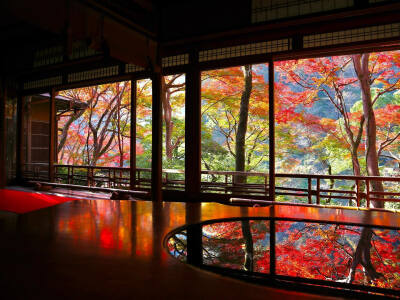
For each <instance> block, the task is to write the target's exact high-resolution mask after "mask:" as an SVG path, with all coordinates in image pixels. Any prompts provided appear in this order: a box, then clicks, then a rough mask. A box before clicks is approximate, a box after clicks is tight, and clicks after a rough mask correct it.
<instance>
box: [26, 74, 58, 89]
mask: <svg viewBox="0 0 400 300" xmlns="http://www.w3.org/2000/svg"><path fill="white" fill-rule="evenodd" d="M61 83H62V76H61V75H60V76H55V77H50V78H44V79H39V80H32V81H27V82H24V90H30V89H37V88H42V87H49V86H56V85H60V84H61Z"/></svg>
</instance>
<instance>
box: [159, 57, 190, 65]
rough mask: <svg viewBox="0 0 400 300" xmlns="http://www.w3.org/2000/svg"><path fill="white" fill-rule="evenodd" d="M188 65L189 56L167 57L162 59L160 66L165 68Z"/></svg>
mask: <svg viewBox="0 0 400 300" xmlns="http://www.w3.org/2000/svg"><path fill="white" fill-rule="evenodd" d="M188 63H189V54H181V55H175V56H168V57H164V58H163V59H162V66H163V67H164V68H165V67H173V66H181V65H187V64H188Z"/></svg>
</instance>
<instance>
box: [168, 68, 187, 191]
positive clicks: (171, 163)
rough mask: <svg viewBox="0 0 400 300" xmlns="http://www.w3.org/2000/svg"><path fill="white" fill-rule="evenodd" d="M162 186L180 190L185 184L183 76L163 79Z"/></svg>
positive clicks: (177, 75)
mask: <svg viewBox="0 0 400 300" xmlns="http://www.w3.org/2000/svg"><path fill="white" fill-rule="evenodd" d="M163 80H164V82H163V91H162V97H163V98H162V107H163V169H164V186H165V188H169V189H181V188H182V187H183V184H184V182H185V172H184V171H185V75H184V74H176V75H170V76H164V77H163Z"/></svg>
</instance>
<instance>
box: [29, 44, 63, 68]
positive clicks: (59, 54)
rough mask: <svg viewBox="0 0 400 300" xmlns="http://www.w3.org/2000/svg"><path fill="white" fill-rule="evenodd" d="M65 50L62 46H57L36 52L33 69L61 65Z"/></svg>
mask: <svg viewBox="0 0 400 300" xmlns="http://www.w3.org/2000/svg"><path fill="white" fill-rule="evenodd" d="M63 49H64V48H63V47H62V46H55V47H49V48H44V49H40V50H37V51H35V54H34V57H33V67H34V68H37V67H43V66H48V65H53V64H57V63H61V62H62V61H63V59H64V51H63Z"/></svg>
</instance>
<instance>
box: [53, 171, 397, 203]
mask: <svg viewBox="0 0 400 300" xmlns="http://www.w3.org/2000/svg"><path fill="white" fill-rule="evenodd" d="M54 167H55V181H56V182H61V183H66V184H76V185H85V186H97V187H108V188H122V189H123V188H126V189H129V188H130V168H119V167H94V166H76V165H75V166H73V165H55V166H54ZM201 175H202V180H201V192H204V193H220V194H232V195H253V196H259V197H260V196H261V197H265V199H268V195H269V184H268V182H269V176H268V174H267V173H262V172H236V171H208V170H203V171H202V172H201ZM184 176H185V173H184V171H183V170H175V169H163V189H173V190H184V189H185V180H184V179H185V178H184ZM275 177H276V183H275V184H276V186H275V194H276V196H277V200H278V201H287V202H294V203H308V204H317V205H338V204H339V205H343V206H357V207H370V206H371V202H372V201H375V202H378V201H383V202H400V185H399V182H400V177H377V176H351V175H316V174H282V173H278V174H275ZM243 178H245V180H243ZM238 179H241V180H240V181H239V180H238ZM281 181H284V182H281ZM376 181H380V182H382V183H383V184H384V186H385V191H382V192H377V191H374V190H373V189H372V184H373V183H374V182H376ZM243 182H245V183H243ZM335 186H336V187H335ZM150 187H151V169H150V168H137V169H136V175H135V180H134V188H135V189H139V190H140V189H142V190H149V189H150Z"/></svg>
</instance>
